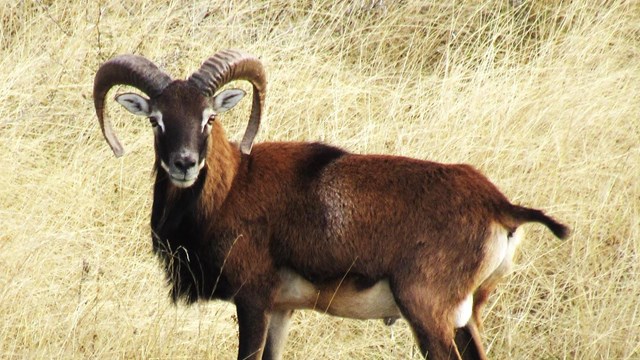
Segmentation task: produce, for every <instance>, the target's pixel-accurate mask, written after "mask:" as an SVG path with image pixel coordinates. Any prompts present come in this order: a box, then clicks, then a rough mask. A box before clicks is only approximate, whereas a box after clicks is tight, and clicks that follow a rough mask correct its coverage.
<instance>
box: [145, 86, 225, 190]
mask: <svg viewBox="0 0 640 360" xmlns="http://www.w3.org/2000/svg"><path fill="white" fill-rule="evenodd" d="M215 115H216V114H215V112H214V111H213V108H212V104H211V99H208V98H205V97H204V96H203V95H201V94H200V92H199V91H197V90H196V89H195V88H193V87H191V86H188V85H186V84H185V83H182V82H174V83H173V84H171V85H169V86H168V87H167V88H166V89H165V91H164V92H163V93H162V95H160V96H159V97H158V98H157V99H154V100H153V101H152V102H151V111H150V114H149V116H148V117H149V121H150V123H151V126H152V127H153V132H154V134H155V149H156V155H157V157H158V161H159V163H160V166H161V167H162V169H164V171H166V172H167V175H169V177H170V179H171V182H172V183H173V184H174V185H175V186H177V187H181V188H185V187H189V186H191V185H193V183H194V182H195V181H196V179H197V178H198V174H199V173H200V170H202V168H203V167H204V165H205V161H206V158H207V149H208V140H209V133H210V131H211V124H212V123H213V121H214V119H215Z"/></svg>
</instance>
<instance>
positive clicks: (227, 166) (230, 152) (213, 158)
mask: <svg viewBox="0 0 640 360" xmlns="http://www.w3.org/2000/svg"><path fill="white" fill-rule="evenodd" d="M239 164H240V151H239V150H238V149H237V148H236V146H235V145H233V144H231V143H229V141H228V140H227V137H226V135H225V133H224V129H223V128H222V126H221V125H220V123H219V122H218V121H216V122H215V123H214V124H213V129H212V130H211V135H210V138H209V152H208V155H207V161H206V165H205V169H203V171H202V173H201V176H205V179H204V185H203V189H202V194H201V199H202V200H203V201H201V202H200V206H202V207H203V209H202V210H203V211H204V213H205V214H210V213H211V212H215V211H217V210H219V209H220V207H222V204H223V203H224V201H225V199H226V198H227V194H228V193H229V190H230V189H231V185H232V183H233V179H234V178H235V176H236V174H237V172H238V166H239Z"/></svg>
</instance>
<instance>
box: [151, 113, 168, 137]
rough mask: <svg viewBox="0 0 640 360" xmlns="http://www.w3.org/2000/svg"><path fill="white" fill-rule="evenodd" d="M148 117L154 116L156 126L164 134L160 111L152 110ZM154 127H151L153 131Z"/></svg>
mask: <svg viewBox="0 0 640 360" xmlns="http://www.w3.org/2000/svg"><path fill="white" fill-rule="evenodd" d="M149 118H154V119H155V120H156V122H157V123H158V126H157V128H160V131H161V132H162V133H163V134H164V122H162V113H161V112H160V111H158V110H154V111H152V112H151V114H149ZM157 128H156V127H154V128H153V131H154V132H155V131H156V129H157Z"/></svg>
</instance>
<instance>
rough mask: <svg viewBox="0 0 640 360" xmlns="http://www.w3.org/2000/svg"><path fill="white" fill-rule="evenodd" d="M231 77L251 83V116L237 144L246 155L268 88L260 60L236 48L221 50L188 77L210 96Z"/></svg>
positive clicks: (251, 143)
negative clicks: (240, 140)
mask: <svg viewBox="0 0 640 360" xmlns="http://www.w3.org/2000/svg"><path fill="white" fill-rule="evenodd" d="M233 80H247V81H249V82H251V84H252V85H253V103H252V106H251V115H250V116H249V123H248V124H247V130H245V132H244V136H243V137H242V142H241V143H240V151H242V153H243V154H249V153H251V147H252V146H253V140H254V139H255V137H256V135H257V133H258V129H260V117H261V116H262V111H263V109H264V98H265V95H266V91H267V76H266V74H265V72H264V68H263V67H262V63H261V62H260V60H258V59H257V58H256V57H254V56H252V55H249V54H247V53H243V52H241V51H238V50H222V51H220V52H218V53H216V54H215V55H213V56H212V57H210V58H209V59H208V60H207V61H205V62H204V63H203V64H202V66H201V67H200V69H199V70H198V71H196V72H195V73H193V75H191V76H190V77H189V79H188V81H189V82H190V83H192V84H193V85H195V86H196V87H197V88H198V89H200V91H202V93H203V94H204V95H205V96H209V97H211V96H213V95H214V94H215V92H216V91H218V89H219V88H220V87H222V86H224V85H225V84H226V83H228V82H230V81H233Z"/></svg>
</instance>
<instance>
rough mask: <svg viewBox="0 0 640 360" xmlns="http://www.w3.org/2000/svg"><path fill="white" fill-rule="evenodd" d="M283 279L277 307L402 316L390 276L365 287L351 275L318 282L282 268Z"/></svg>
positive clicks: (376, 316) (366, 316) (345, 314)
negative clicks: (390, 282)
mask: <svg viewBox="0 0 640 360" xmlns="http://www.w3.org/2000/svg"><path fill="white" fill-rule="evenodd" d="M280 279H281V280H282V284H281V287H280V290H279V292H278V296H277V297H276V303H275V308H276V309H310V310H316V311H319V312H324V313H328V314H331V315H335V316H341V317H347V318H353V319H384V318H395V317H400V311H399V310H398V306H397V305H396V302H395V300H394V298H393V294H392V293H391V288H390V287H389V282H388V281H387V280H381V281H378V282H377V283H375V284H373V286H371V287H368V288H365V289H362V288H360V287H358V286H357V285H358V284H357V283H356V282H355V281H353V280H350V279H342V280H339V281H332V282H329V283H326V284H320V285H318V284H313V283H311V282H309V281H308V280H306V279H305V278H303V277H302V276H300V275H299V274H297V273H296V272H294V271H292V270H289V269H282V270H280Z"/></svg>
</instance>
